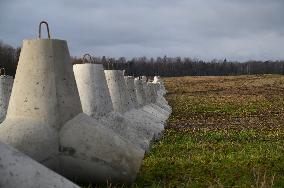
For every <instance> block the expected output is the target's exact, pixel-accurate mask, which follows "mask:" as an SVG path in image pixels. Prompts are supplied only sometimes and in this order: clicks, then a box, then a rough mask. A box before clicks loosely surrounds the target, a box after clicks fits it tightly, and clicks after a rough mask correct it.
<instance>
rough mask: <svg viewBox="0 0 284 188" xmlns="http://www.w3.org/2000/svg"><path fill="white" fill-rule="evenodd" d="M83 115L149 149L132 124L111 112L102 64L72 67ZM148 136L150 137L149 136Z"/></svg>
mask: <svg viewBox="0 0 284 188" xmlns="http://www.w3.org/2000/svg"><path fill="white" fill-rule="evenodd" d="M73 69H74V73H75V78H76V82H77V86H78V90H79V94H80V99H81V103H82V107H83V111H84V113H86V114H88V115H90V116H91V117H93V118H95V119H97V120H98V121H99V122H100V123H101V124H102V125H104V126H106V127H108V128H110V129H112V130H113V131H114V132H115V133H117V134H118V135H120V136H121V137H123V138H125V139H127V140H129V141H130V142H131V143H133V144H134V145H136V146H139V147H140V148H142V149H144V150H148V149H149V145H150V143H149V141H148V139H147V138H146V137H144V136H142V135H140V134H139V130H136V129H134V127H133V126H132V123H131V122H130V121H128V120H127V119H126V118H125V117H123V115H121V114H120V113H118V112H113V106H112V101H111V97H110V93H109V90H108V86H107V82H106V78H105V74H104V68H103V65H102V64H90V63H85V64H77V65H74V66H73ZM149 136H150V135H149Z"/></svg>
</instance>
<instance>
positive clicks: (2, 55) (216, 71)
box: [0, 41, 284, 77]
mask: <svg viewBox="0 0 284 188" xmlns="http://www.w3.org/2000/svg"><path fill="white" fill-rule="evenodd" d="M20 51H21V49H20V48H16V49H15V48H13V47H11V46H9V45H7V44H4V43H3V42H1V41H0V68H5V70H6V74H7V75H11V76H14V75H15V73H16V68H17V63H18V59H19V55H20ZM71 60H72V62H71V63H73V64H79V63H84V62H82V59H80V58H76V57H72V58H71ZM92 63H102V64H103V65H104V67H105V69H124V70H125V73H126V74H127V75H133V76H142V75H146V76H154V75H160V76H164V77H170V76H228V75H245V74H284V61H248V62H243V63H239V62H230V61H227V60H226V59H225V60H212V61H203V60H199V59H191V58H181V57H167V56H164V57H157V58H146V57H138V58H133V59H131V60H126V58H124V57H121V58H117V59H115V58H108V57H104V56H103V57H94V59H93V62H92Z"/></svg>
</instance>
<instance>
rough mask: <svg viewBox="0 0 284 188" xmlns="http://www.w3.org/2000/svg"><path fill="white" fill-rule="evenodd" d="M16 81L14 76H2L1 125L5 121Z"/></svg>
mask: <svg viewBox="0 0 284 188" xmlns="http://www.w3.org/2000/svg"><path fill="white" fill-rule="evenodd" d="M13 82H14V79H13V77H12V76H7V75H1V76H0V123H1V122H2V121H3V120H4V119H5V117H6V113H7V109H8V105H9V99H10V95H11V92H12V87H13Z"/></svg>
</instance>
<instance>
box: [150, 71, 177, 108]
mask: <svg viewBox="0 0 284 188" xmlns="http://www.w3.org/2000/svg"><path fill="white" fill-rule="evenodd" d="M152 83H153V84H154V86H155V92H156V96H157V97H156V98H157V99H156V103H157V104H158V105H159V106H160V107H162V108H163V109H165V110H167V111H168V112H169V113H171V112H172V108H171V106H170V105H169V104H168V102H167V100H166V99H165V98H164V95H165V94H166V92H167V91H166V89H165V87H164V83H163V81H162V79H161V78H160V76H155V77H154V81H153V82H152Z"/></svg>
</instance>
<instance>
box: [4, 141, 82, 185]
mask: <svg viewBox="0 0 284 188" xmlns="http://www.w3.org/2000/svg"><path fill="white" fill-rule="evenodd" d="M0 159H1V160H0V187H1V188H12V187H22V188H38V187H41V188H50V187H58V188H61V187H62V188H65V187H66V188H69V187H70V188H71V187H73V188H79V186H77V185H75V184H74V183H72V182H70V181H69V180H67V179H65V178H63V177H62V176H60V175H58V174H56V173H55V172H53V171H51V170H49V169H48V168H46V167H45V166H43V165H41V164H39V163H37V162H36V161H34V160H32V159H31V158H29V157H28V156H26V155H24V154H23V153H21V152H19V151H17V150H16V149H14V148H12V147H11V146H9V145H6V144H4V143H2V142H0Z"/></svg>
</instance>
